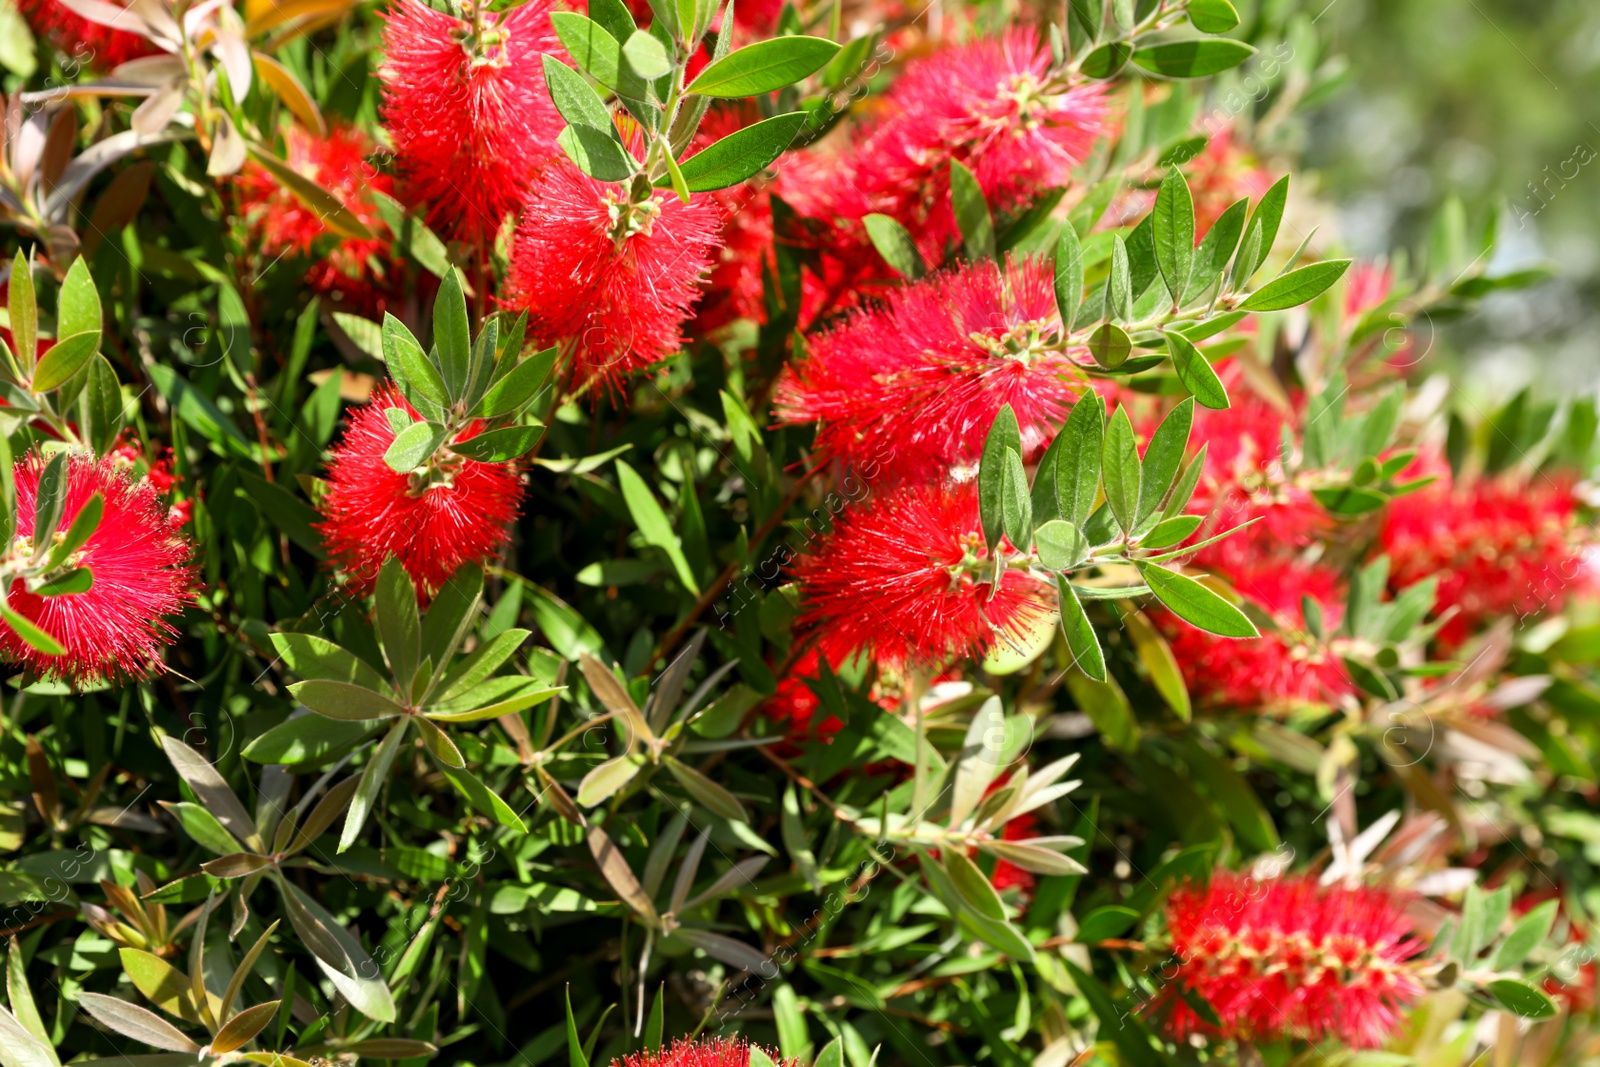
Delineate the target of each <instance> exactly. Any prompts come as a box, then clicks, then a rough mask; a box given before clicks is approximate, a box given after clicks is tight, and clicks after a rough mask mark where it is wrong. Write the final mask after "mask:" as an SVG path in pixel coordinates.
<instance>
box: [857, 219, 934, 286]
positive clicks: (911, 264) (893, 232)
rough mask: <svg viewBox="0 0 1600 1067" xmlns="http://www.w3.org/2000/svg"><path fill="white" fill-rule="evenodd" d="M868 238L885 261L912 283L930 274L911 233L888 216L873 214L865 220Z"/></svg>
mask: <svg viewBox="0 0 1600 1067" xmlns="http://www.w3.org/2000/svg"><path fill="white" fill-rule="evenodd" d="M863 221H865V223H866V226H867V236H868V237H869V238H870V239H871V240H872V247H874V248H876V249H877V250H878V255H880V256H882V257H883V261H884V262H885V263H887V264H889V266H891V267H893V268H894V269H895V270H897V271H899V272H900V273H901V274H903V275H904V276H905V277H907V278H910V279H911V280H912V281H915V280H917V279H918V278H921V277H922V276H923V275H924V274H927V273H928V267H927V265H926V264H925V263H923V261H922V253H921V252H920V251H918V249H917V241H916V238H914V237H912V236H911V232H910V231H909V230H907V229H906V228H905V227H904V226H902V225H900V224H899V223H898V222H896V221H895V220H894V219H892V218H890V217H889V216H888V215H879V214H871V215H868V216H867V217H866V219H865V220H863Z"/></svg>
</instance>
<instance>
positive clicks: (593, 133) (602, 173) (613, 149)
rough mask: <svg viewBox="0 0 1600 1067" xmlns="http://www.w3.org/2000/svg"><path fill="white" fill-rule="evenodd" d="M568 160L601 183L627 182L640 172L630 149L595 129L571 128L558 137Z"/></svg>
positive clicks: (586, 127)
mask: <svg viewBox="0 0 1600 1067" xmlns="http://www.w3.org/2000/svg"><path fill="white" fill-rule="evenodd" d="M556 144H557V145H559V146H560V148H561V151H563V152H565V153H566V155H567V158H568V159H570V160H572V162H573V164H574V165H575V166H576V167H577V168H578V169H579V170H581V171H583V172H584V173H585V174H587V175H588V176H589V177H591V178H594V179H595V180H596V181H602V182H625V181H627V180H628V179H629V178H631V177H633V175H634V172H635V171H637V170H638V169H639V162H638V160H636V159H634V158H633V157H632V156H631V155H629V154H628V150H627V149H625V148H623V147H622V145H621V144H619V143H617V141H616V139H614V138H612V137H610V136H608V135H606V134H605V133H604V132H603V131H601V130H597V129H595V128H594V127H593V126H579V125H572V126H568V127H567V128H566V129H564V130H562V131H561V133H560V134H559V135H558V136H557V137H556Z"/></svg>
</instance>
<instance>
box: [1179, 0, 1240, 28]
mask: <svg viewBox="0 0 1600 1067" xmlns="http://www.w3.org/2000/svg"><path fill="white" fill-rule="evenodd" d="M1187 10H1188V13H1189V22H1190V23H1191V24H1192V25H1193V26H1194V28H1195V29H1197V30H1199V31H1200V32H1201V33H1227V32H1228V31H1229V30H1231V29H1233V28H1234V27H1235V26H1237V25H1239V12H1237V11H1235V10H1234V7H1233V5H1232V4H1230V3H1229V2H1228V0H1189V6H1188V9H1187Z"/></svg>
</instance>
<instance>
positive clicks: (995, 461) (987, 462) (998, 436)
mask: <svg viewBox="0 0 1600 1067" xmlns="http://www.w3.org/2000/svg"><path fill="white" fill-rule="evenodd" d="M1007 449H1010V450H1011V451H1013V452H1017V453H1019V454H1020V453H1021V452H1022V431H1021V430H1020V429H1019V428H1018V427H1017V416H1016V413H1015V412H1013V411H1012V410H1011V405H1010V404H1007V405H1005V406H1004V407H1002V408H1001V409H1000V411H999V412H998V413H997V414H996V415H995V417H994V422H992V423H990V424H989V435H988V437H986V438H985V439H984V443H983V457H982V459H981V460H980V461H979V464H978V511H979V515H980V517H981V519H982V521H983V539H984V543H985V544H986V545H988V548H989V551H990V552H993V551H994V548H995V546H996V545H998V544H999V543H1000V536H1001V534H1003V533H1004V532H1005V513H1004V510H1003V508H1004V503H1003V502H1004V493H1005V468H1006V450H1007Z"/></svg>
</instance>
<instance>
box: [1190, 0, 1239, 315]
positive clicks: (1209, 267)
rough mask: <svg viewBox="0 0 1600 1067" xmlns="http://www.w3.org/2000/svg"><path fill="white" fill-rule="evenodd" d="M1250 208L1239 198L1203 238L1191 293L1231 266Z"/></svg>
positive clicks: (1207, 285) (1205, 287) (1203, 288)
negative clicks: (1230, 262) (1230, 260)
mask: <svg viewBox="0 0 1600 1067" xmlns="http://www.w3.org/2000/svg"><path fill="white" fill-rule="evenodd" d="M1224 2H1225V0H1224ZM1249 211H1250V201H1249V200H1244V199H1241V200H1237V201H1235V202H1234V203H1233V204H1232V205H1231V206H1230V207H1229V208H1228V210H1226V211H1224V212H1223V213H1222V215H1221V217H1220V218H1218V219H1217V221H1216V222H1214V223H1212V224H1211V229H1209V230H1207V231H1206V235H1205V236H1204V237H1202V238H1200V247H1199V248H1197V249H1195V252H1194V269H1193V273H1192V274H1191V275H1190V277H1189V288H1188V290H1187V291H1188V292H1189V293H1190V294H1192V295H1194V296H1204V295H1205V293H1206V291H1207V290H1208V289H1210V288H1211V286H1212V283H1214V282H1215V281H1216V280H1217V278H1218V277H1219V276H1220V275H1221V274H1222V268H1223V267H1226V266H1227V265H1228V259H1229V258H1230V257H1231V256H1232V255H1233V253H1234V250H1235V249H1236V248H1238V246H1239V235H1240V234H1241V233H1243V232H1244V220H1245V216H1246V215H1247V214H1249ZM1218 317H1219V318H1220V317H1221V316H1218ZM1184 332H1185V333H1186V334H1187V335H1188V337H1189V339H1190V340H1191V341H1198V340H1201V338H1199V337H1196V336H1195V335H1194V333H1193V332H1192V331H1187V330H1186V331H1184Z"/></svg>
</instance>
